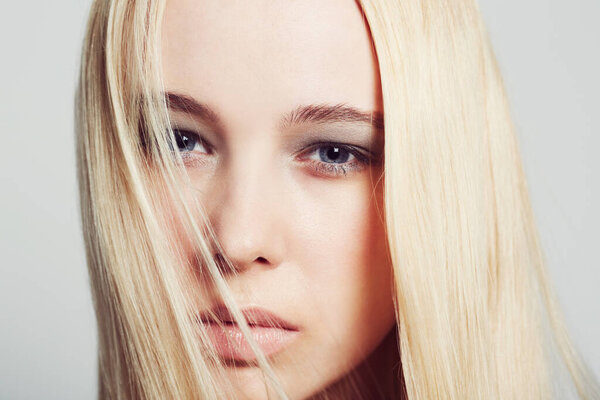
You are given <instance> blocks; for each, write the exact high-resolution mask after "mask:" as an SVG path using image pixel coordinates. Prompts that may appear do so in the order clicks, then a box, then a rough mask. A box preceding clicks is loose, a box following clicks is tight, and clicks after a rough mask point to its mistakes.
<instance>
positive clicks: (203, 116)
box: [165, 92, 384, 130]
mask: <svg viewBox="0 0 600 400" xmlns="http://www.w3.org/2000/svg"><path fill="white" fill-rule="evenodd" d="M165 100H166V102H167V106H168V107H169V108H170V109H171V110H173V111H182V112H186V113H188V114H191V115H193V116H194V117H196V118H198V119H200V120H203V121H205V122H207V123H210V124H212V125H214V126H217V127H219V128H221V129H222V128H223V121H222V120H221V118H220V117H219V114H218V113H217V112H215V111H214V110H213V109H211V108H210V107H209V106H208V105H206V104H203V103H200V102H198V101H196V100H195V99H194V98H193V97H190V96H187V95H183V94H178V93H173V92H166V93H165ZM336 122H346V123H366V124H368V125H371V127H373V128H374V129H376V130H383V127H384V124H383V113H382V112H380V111H371V112H366V111H362V110H360V109H358V108H356V107H352V106H349V105H347V104H344V103H340V104H335V105H330V104H308V105H301V106H298V107H296V108H295V109H293V110H292V111H290V112H289V113H287V114H284V115H283V116H282V118H281V120H280V122H279V127H280V128H281V129H285V128H288V127H290V126H292V125H300V124H304V123H317V124H319V123H320V124H326V123H336Z"/></svg>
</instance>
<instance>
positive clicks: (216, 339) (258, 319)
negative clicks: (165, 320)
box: [199, 305, 300, 361]
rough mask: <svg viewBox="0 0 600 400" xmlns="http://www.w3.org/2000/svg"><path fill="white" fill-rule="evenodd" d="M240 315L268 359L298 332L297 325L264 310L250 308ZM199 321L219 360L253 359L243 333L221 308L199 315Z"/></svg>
mask: <svg viewBox="0 0 600 400" xmlns="http://www.w3.org/2000/svg"><path fill="white" fill-rule="evenodd" d="M241 312H242V315H243V316H244V318H246V321H247V322H248V325H249V328H250V333H251V335H252V337H253V338H254V340H255V341H256V343H257V344H258V347H259V348H260V349H261V350H262V351H263V353H264V354H265V356H267V357H268V356H270V355H273V354H275V353H277V352H279V351H281V350H283V348H285V347H286V346H287V345H288V344H289V343H291V342H292V341H293V340H294V339H295V338H296V337H297V336H298V334H299V333H300V332H299V328H298V327H297V326H296V325H294V324H292V323H290V322H288V321H286V320H284V319H283V318H280V317H279V316H277V315H276V314H274V313H272V312H269V311H267V310H265V309H262V308H257V307H252V308H245V309H242V310H241ZM199 320H200V321H201V322H202V323H203V324H204V325H205V327H206V331H207V334H208V337H209V338H210V341H211V343H212V345H213V346H214V349H215V351H216V352H217V354H218V355H219V356H220V357H222V358H225V359H231V360H236V361H253V360H255V359H256V356H255V355H254V352H253V351H252V348H251V347H250V344H249V343H248V342H247V341H246V339H245V338H244V335H243V333H242V330H241V329H240V327H239V326H238V325H237V324H236V323H235V320H234V318H233V316H232V315H231V313H230V312H229V310H228V309H227V308H226V307H225V306H224V305H218V306H216V307H214V308H212V315H211V313H210V312H208V311H207V312H204V313H202V314H200V316H199Z"/></svg>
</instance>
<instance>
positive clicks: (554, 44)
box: [0, 0, 600, 400]
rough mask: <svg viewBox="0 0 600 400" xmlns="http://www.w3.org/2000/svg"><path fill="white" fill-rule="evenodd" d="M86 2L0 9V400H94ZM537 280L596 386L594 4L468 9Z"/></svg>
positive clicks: (583, 0) (599, 330)
mask: <svg viewBox="0 0 600 400" xmlns="http://www.w3.org/2000/svg"><path fill="white" fill-rule="evenodd" d="M89 5H90V2H89V1H88V0H60V1H42V0H37V1H33V2H31V1H30V2H24V1H11V2H3V3H2V5H1V6H0V48H1V49H2V56H1V60H2V61H1V62H0V83H1V84H0V89H1V93H0V135H1V139H2V141H1V145H0V188H1V189H0V190H1V193H2V195H1V197H0V199H1V203H0V206H1V207H0V235H1V237H0V254H1V259H2V261H0V273H1V275H0V276H1V278H0V328H1V329H0V399H61V400H65V399H93V398H94V397H95V393H96V359H95V356H96V339H97V337H96V332H95V329H96V328H95V319H94V315H93V308H92V304H91V296H90V293H89V286H88V277H87V270H86V267H85V259H84V253H83V242H82V239H81V234H80V222H79V215H78V200H77V187H76V179H75V156H74V138H73V93H74V88H75V80H76V76H77V67H78V62H79V49H80V45H81V41H82V38H83V32H84V24H85V19H86V15H87V12H88V8H89ZM480 6H481V9H482V13H483V16H484V19H485V20H486V23H487V25H488V29H489V31H490V35H491V38H492V42H493V44H494V47H495V51H496V54H497V57H498V60H499V63H500V66H501V70H502V73H503V76H504V79H505V84H506V87H507V89H508V93H509V97H510V101H511V104H512V110H513V116H514V119H515V123H516V126H517V129H518V135H519V140H520V143H521V149H522V156H523V160H524V163H525V169H526V173H527V176H528V183H529V188H530V190H531V196H532V201H533V206H534V209H535V213H536V218H537V222H538V226H539V229H540V232H541V236H542V240H543V244H544V248H545V251H546V254H547V259H548V263H549V269H550V274H551V276H552V278H553V281H554V283H555V285H556V289H557V292H558V298H559V300H560V301H561V303H562V305H563V308H564V312H565V315H566V320H567V323H568V324H569V328H570V330H571V333H572V337H573V339H574V342H575V344H576V346H577V347H578V348H579V349H580V351H581V352H582V353H583V355H584V357H585V359H586V360H587V361H588V362H589V364H590V365H591V367H592V369H593V370H594V371H595V373H596V375H600V343H598V340H597V339H598V338H600V294H599V293H598V287H599V286H600V271H599V268H598V267H599V266H600V265H599V262H598V259H597V258H596V257H597V254H596V253H595V251H596V250H597V249H598V241H599V239H600V235H599V234H598V225H599V224H600V213H599V212H598V204H599V203H600V184H599V182H600V161H599V157H598V149H599V148H600V139H599V135H600V99H599V96H598V93H600V78H599V77H598V71H600V25H599V24H598V23H597V19H598V16H599V15H600V2H599V1H593V0H570V1H568V2H566V1H562V0H545V1H542V0H529V1H527V2H523V1H517V0H503V1H492V0H481V1H480Z"/></svg>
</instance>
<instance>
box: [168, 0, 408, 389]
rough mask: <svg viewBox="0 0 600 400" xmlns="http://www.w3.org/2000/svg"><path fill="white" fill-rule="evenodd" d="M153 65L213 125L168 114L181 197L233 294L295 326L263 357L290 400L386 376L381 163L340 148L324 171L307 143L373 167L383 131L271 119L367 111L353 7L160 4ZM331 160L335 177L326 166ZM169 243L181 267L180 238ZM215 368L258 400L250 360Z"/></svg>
mask: <svg viewBox="0 0 600 400" xmlns="http://www.w3.org/2000/svg"><path fill="white" fill-rule="evenodd" d="M162 63H163V65H162V67H163V74H164V84H165V88H166V90H167V91H168V92H170V93H177V94H179V95H185V96H188V97H189V98H193V99H194V100H195V101H197V102H199V103H202V104H205V105H206V106H208V107H210V109H212V110H213V111H214V112H215V113H216V114H218V116H219V118H220V124H219V126H217V125H215V124H211V123H209V122H208V121H206V120H204V119H202V118H200V117H199V116H195V115H192V114H191V113H186V112H182V111H181V110H176V109H172V110H170V115H171V120H172V123H173V125H174V127H175V128H178V129H181V130H184V129H185V130H187V131H189V132H191V134H188V136H189V137H188V139H198V140H197V143H196V144H195V145H193V146H191V147H190V148H181V149H180V151H181V154H182V157H183V159H184V160H185V167H186V170H187V172H188V173H189V176H190V178H191V181H192V183H193V186H194V187H193V189H194V190H192V191H190V194H189V195H193V196H197V198H198V200H199V201H200V202H201V203H202V204H203V206H204V208H205V210H206V212H207V214H208V217H209V219H210V222H211V223H212V226H213V229H214V231H215V232H216V234H217V237H218V240H219V242H220V244H221V246H222V248H223V250H224V252H225V253H226V255H227V256H228V257H229V258H230V260H231V261H232V262H233V263H234V264H235V266H236V268H237V271H238V274H235V275H229V276H228V277H227V282H228V284H229V286H230V288H231V290H232V293H233V294H234V296H235V300H236V301H237V303H238V304H239V305H240V306H241V307H245V306H259V307H263V308H266V309H268V310H270V311H272V312H274V313H276V314H277V315H279V316H280V317H283V318H285V319H286V320H288V321H290V322H292V323H293V324H295V325H297V326H299V327H300V335H299V336H298V338H297V339H296V340H295V341H293V342H292V343H291V344H290V345H289V346H288V347H286V348H285V349H284V350H283V351H281V352H279V353H277V354H275V355H273V356H272V357H271V358H270V359H269V361H270V362H271V363H272V366H273V368H274V371H275V372H276V374H277V375H278V377H279V379H280V380H281V382H282V383H283V387H284V389H285V390H286V392H287V393H288V395H289V398H290V399H305V398H309V397H311V396H312V397H315V396H317V395H318V394H319V393H321V394H322V393H323V391H324V390H328V391H330V393H332V394H337V395H339V396H340V398H343V396H346V397H345V398H349V397H347V395H344V394H342V393H343V392H342V390H343V389H342V387H343V382H344V379H346V378H347V377H348V376H349V375H348V374H349V372H351V371H353V372H358V373H359V374H363V373H364V372H365V370H366V369H371V370H373V371H374V372H375V373H376V375H377V376H379V377H380V378H381V377H385V376H387V374H389V371H391V366H390V363H393V362H394V360H395V359H394V358H393V357H390V356H389V355H390V354H393V353H397V350H396V346H395V345H396V342H395V339H394V335H393V333H394V330H395V328H394V325H395V316H394V307H393V301H392V289H391V275H390V274H391V269H390V263H389V258H388V252H387V242H386V237H385V232H384V222H383V218H382V215H381V214H382V210H383V203H382V190H383V185H382V181H381V179H378V178H379V176H380V174H381V173H382V163H381V162H376V161H375V160H373V162H372V164H369V163H368V162H367V163H362V164H361V163H360V162H358V159H357V158H355V156H354V155H349V156H348V158H347V161H345V163H337V164H336V161H335V155H334V156H329V157H330V158H328V155H327V154H329V155H331V154H335V153H333V152H332V150H331V147H332V146H329V147H328V146H320V147H315V146H312V144H313V143H318V142H319V141H331V142H336V143H339V144H342V145H352V146H355V147H360V148H361V149H362V150H361V151H362V153H363V154H368V150H369V148H370V150H371V151H372V152H373V154H374V155H375V157H374V158H378V159H379V160H381V158H382V155H383V132H382V130H381V129H379V130H378V129H375V128H374V127H373V126H371V125H370V124H368V123H366V122H362V123H361V122H335V123H313V122H308V123H303V124H292V125H289V126H286V127H284V128H282V127H281V125H280V121H281V118H282V116H283V115H286V114H288V113H289V112H290V111H292V110H294V109H296V108H297V107H299V106H302V105H308V104H324V105H336V104H341V103H343V104H345V105H348V106H352V107H355V108H356V109H358V110H361V111H364V112H367V113H371V112H379V113H381V112H382V110H383V107H382V99H381V88H380V82H379V75H378V66H377V59H376V55H375V53H374V51H373V49H372V45H371V41H370V36H369V31H368V27H367V25H366V24H365V22H364V20H363V18H362V15H361V12H360V8H359V6H358V5H357V4H356V3H355V2H353V1H351V0H330V1H327V2H322V1H317V0H305V1H286V2H278V1H270V0H269V1H267V0H256V1H228V2H223V1H222V0H170V1H168V2H167V7H166V11H165V16H164V27H163V36H162ZM180 132H181V131H180ZM193 134H198V135H201V136H202V138H203V140H204V144H202V141H200V140H199V137H196V138H194V136H193ZM189 143H190V142H188V144H189ZM311 146H312V147H311ZM334 147H335V146H334ZM319 148H320V149H322V150H323V148H324V151H321V152H320V151H319ZM328 151H329V153H327V152H328ZM338 157H340V158H342V159H345V157H346V156H344V155H341V156H338ZM332 160H334V161H332ZM338 162H339V161H338ZM332 164H334V165H336V166H337V167H338V168H339V167H340V165H341V166H342V167H343V168H344V169H345V173H344V172H341V173H340V172H339V171H341V169H340V170H339V171H338V173H337V174H334V173H332V171H333V170H332V169H331V168H334V167H332ZM176 234H177V235H178V242H179V244H180V245H181V246H182V247H183V248H184V254H186V257H189V259H190V260H191V259H192V258H193V257H194V251H195V250H194V247H193V245H192V243H191V242H190V241H189V239H187V235H185V234H183V233H177V232H176ZM206 306H207V305H206V304H204V305H202V306H201V305H199V307H200V308H204V307H206ZM227 373H228V376H229V377H230V378H231V380H232V382H234V384H235V390H236V398H248V399H266V398H267V393H266V391H265V387H264V385H263V384H262V374H261V371H260V369H259V368H257V367H256V366H252V365H250V366H248V365H246V366H231V367H229V368H228V370H227ZM381 379H383V378H381ZM364 382H365V383H364V386H365V387H366V388H367V392H365V393H368V391H372V390H374V388H375V386H376V382H375V381H373V380H369V378H365V379H364ZM379 398H381V397H379Z"/></svg>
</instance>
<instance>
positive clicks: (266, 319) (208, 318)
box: [199, 304, 298, 331]
mask: <svg viewBox="0 0 600 400" xmlns="http://www.w3.org/2000/svg"><path fill="white" fill-rule="evenodd" d="M240 311H241V313H242V315H243V316H244V318H245V319H246V321H247V322H248V325H250V326H251V327H252V326H258V327H265V328H279V329H285V330H290V331H297V330H298V326H296V325H294V324H292V323H291V322H289V321H286V320H285V319H283V318H281V317H279V316H278V315H277V314H275V313H273V312H271V311H268V310H266V309H263V308H259V307H248V308H243V309H242V310H240ZM199 319H200V321H202V322H203V323H219V322H221V323H223V324H235V325H237V324H236V322H235V318H234V317H233V314H232V313H230V312H229V310H228V309H227V307H226V306H225V305H223V304H219V305H217V306H215V307H213V308H211V309H210V310H208V311H205V312H203V313H201V314H200V315H199Z"/></svg>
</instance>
